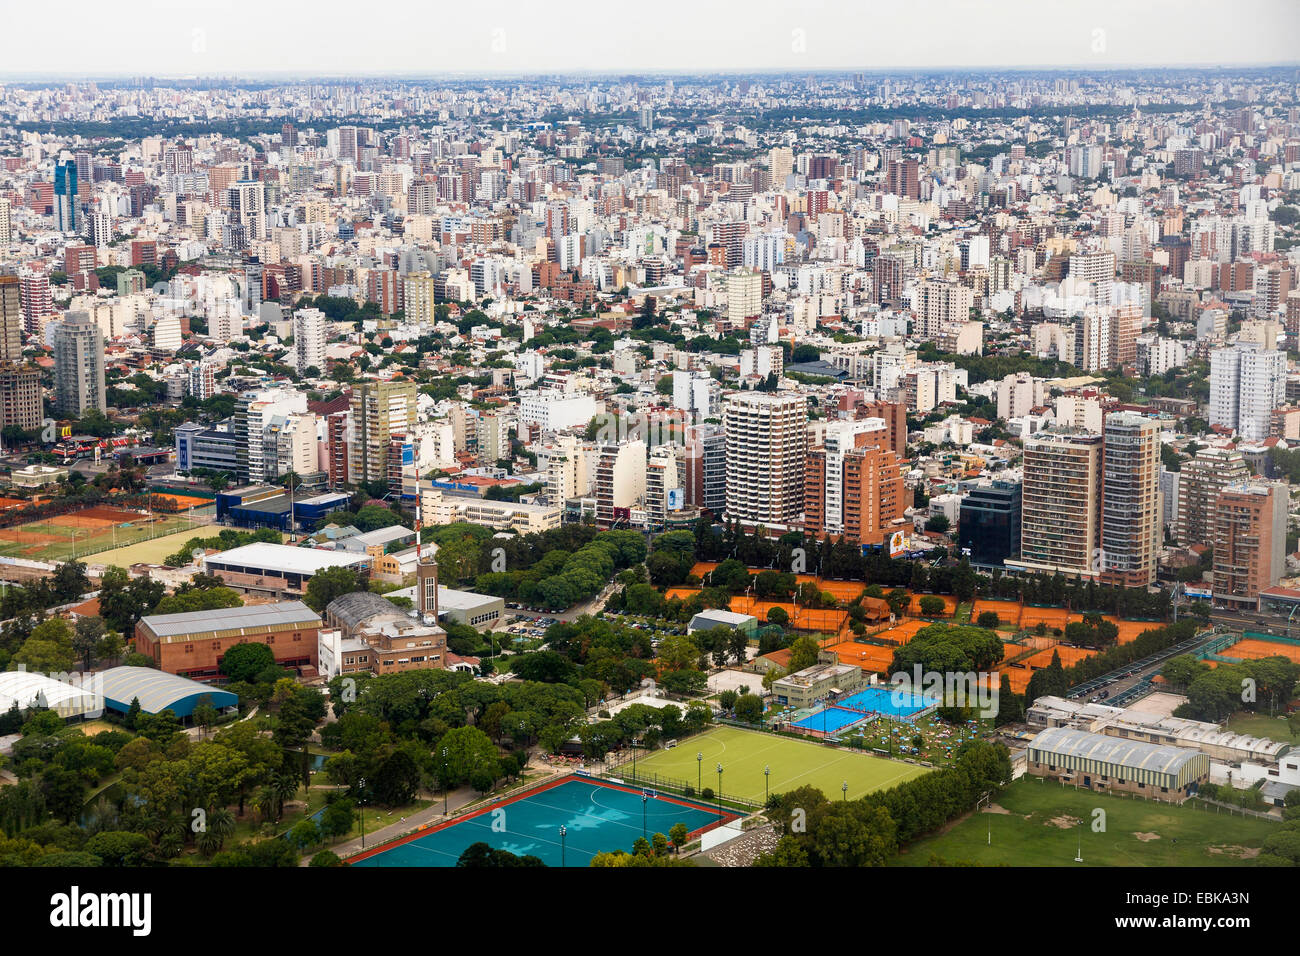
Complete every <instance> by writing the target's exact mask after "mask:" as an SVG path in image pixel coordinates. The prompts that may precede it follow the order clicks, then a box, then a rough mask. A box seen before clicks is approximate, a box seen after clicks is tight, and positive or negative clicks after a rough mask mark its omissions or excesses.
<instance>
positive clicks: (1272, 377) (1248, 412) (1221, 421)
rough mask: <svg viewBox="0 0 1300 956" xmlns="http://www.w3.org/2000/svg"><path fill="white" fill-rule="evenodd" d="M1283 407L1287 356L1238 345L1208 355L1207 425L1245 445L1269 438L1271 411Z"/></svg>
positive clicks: (1256, 346) (1252, 344)
mask: <svg viewBox="0 0 1300 956" xmlns="http://www.w3.org/2000/svg"><path fill="white" fill-rule="evenodd" d="M1285 403H1286V353H1285V352H1281V351H1278V350H1277V349H1268V348H1263V347H1262V346H1261V345H1260V344H1259V343H1257V342H1238V343H1237V344H1236V345H1233V346H1232V347H1231V348H1224V349H1215V350H1214V351H1213V352H1211V353H1210V424H1211V425H1225V426H1227V427H1228V428H1232V429H1234V430H1235V431H1236V432H1237V434H1238V435H1240V436H1241V437H1242V438H1243V439H1245V440H1247V441H1262V440H1263V439H1265V438H1267V437H1268V434H1269V427H1270V424H1271V422H1272V415H1273V410H1274V409H1275V408H1278V407H1279V406H1281V405H1283V404H1285Z"/></svg>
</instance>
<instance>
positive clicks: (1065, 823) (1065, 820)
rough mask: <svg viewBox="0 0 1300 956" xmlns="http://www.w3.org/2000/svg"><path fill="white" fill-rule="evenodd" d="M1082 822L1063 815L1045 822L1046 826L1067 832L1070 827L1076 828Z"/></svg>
mask: <svg viewBox="0 0 1300 956" xmlns="http://www.w3.org/2000/svg"><path fill="white" fill-rule="evenodd" d="M1082 822H1083V821H1082V820H1080V819H1079V818H1078V817H1072V816H1069V815H1068V814H1063V815H1062V816H1059V817H1052V819H1050V820H1048V821H1047V826H1049V827H1057V828H1058V829H1061V830H1068V829H1070V828H1071V827H1077V826H1078V825H1079V824H1080V823H1082Z"/></svg>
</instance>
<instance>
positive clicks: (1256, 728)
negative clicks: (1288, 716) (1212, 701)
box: [1224, 710, 1296, 744]
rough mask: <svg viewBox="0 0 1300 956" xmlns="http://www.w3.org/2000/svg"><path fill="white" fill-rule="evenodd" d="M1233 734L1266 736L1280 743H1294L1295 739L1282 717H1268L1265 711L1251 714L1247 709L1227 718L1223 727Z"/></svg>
mask: <svg viewBox="0 0 1300 956" xmlns="http://www.w3.org/2000/svg"><path fill="white" fill-rule="evenodd" d="M1224 729H1225V730H1228V731H1230V732H1232V733H1234V734H1249V735H1250V736H1252V737H1266V738H1268V739H1269V740H1276V741H1278V742H1280V743H1286V744H1294V743H1295V742H1296V739H1295V738H1294V737H1292V736H1291V730H1290V728H1289V727H1288V725H1287V722H1286V720H1285V719H1284V718H1281V717H1270V716H1269V715H1268V714H1267V713H1263V714H1252V713H1251V712H1250V711H1248V710H1239V711H1237V712H1236V713H1235V714H1233V715H1232V716H1231V717H1230V718H1229V719H1228V724H1227V726H1226V727H1225V728H1224Z"/></svg>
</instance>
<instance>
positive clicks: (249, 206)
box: [227, 179, 267, 242]
mask: <svg viewBox="0 0 1300 956" xmlns="http://www.w3.org/2000/svg"><path fill="white" fill-rule="evenodd" d="M227 196H228V201H229V203H230V219H231V223H232V224H233V225H238V226H241V227H243V229H244V235H245V236H246V238H247V239H248V241H250V242H251V241H255V240H265V239H266V237H267V229H266V185H265V184H264V183H262V182H260V181H258V180H249V179H241V180H239V181H238V182H236V183H235V184H234V185H233V186H231V187H230V189H229V191H228V192H227Z"/></svg>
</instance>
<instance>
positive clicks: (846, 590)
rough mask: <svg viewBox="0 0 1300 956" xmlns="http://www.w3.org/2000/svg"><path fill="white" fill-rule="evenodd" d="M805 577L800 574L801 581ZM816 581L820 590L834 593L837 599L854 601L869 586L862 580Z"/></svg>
mask: <svg viewBox="0 0 1300 956" xmlns="http://www.w3.org/2000/svg"><path fill="white" fill-rule="evenodd" d="M803 577H804V576H803V575H800V576H799V580H800V582H801V583H802V581H803ZM816 583H817V587H818V589H819V590H822V591H825V592H826V593H827V594H832V595H834V596H835V600H837V601H852V600H853V599H854V598H856V597H858V595H860V594H861V593H862V592H863V591H865V590H866V589H867V586H866V585H865V584H863V583H862V582H861V581H817V582H816ZM885 593H886V594H888V593H889V589H888V588H886V590H885Z"/></svg>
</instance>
